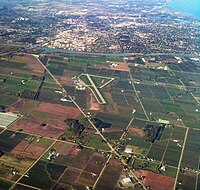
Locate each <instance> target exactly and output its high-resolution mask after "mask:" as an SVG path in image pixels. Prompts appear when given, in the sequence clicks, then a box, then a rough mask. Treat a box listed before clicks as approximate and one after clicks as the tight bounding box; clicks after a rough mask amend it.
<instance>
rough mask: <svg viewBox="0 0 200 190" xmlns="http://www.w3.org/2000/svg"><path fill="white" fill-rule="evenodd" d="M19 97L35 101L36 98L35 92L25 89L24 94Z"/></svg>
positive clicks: (21, 93)
mask: <svg viewBox="0 0 200 190" xmlns="http://www.w3.org/2000/svg"><path fill="white" fill-rule="evenodd" d="M19 96H20V97H21V98H26V99H34V97H35V91H32V90H28V89H25V90H23V91H22V92H20V94H19Z"/></svg>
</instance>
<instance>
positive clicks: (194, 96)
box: [0, 52, 200, 190]
mask: <svg viewBox="0 0 200 190" xmlns="http://www.w3.org/2000/svg"><path fill="white" fill-rule="evenodd" d="M29 53H30V52H29ZM29 53H27V54H26V53H22V54H20V53H19V54H15V55H13V56H12V57H11V58H10V57H9V54H8V55H4V56H2V57H0V69H1V73H0V93H1V95H0V111H1V113H0V189H20V190H21V189H47V190H48V189H52V190H58V189H86V188H90V189H92V188H93V189H97V190H102V189H106V190H107V189H133V188H134V189H148V188H149V187H150V188H151V189H153V190H157V187H158V184H159V186H160V187H163V184H166V183H167V187H166V188H167V189H169V190H171V189H172V190H173V189H176V188H179V189H194V190H197V189H198V188H199V183H200V182H199V156H200V151H199V131H200V127H199V126H200V105H199V100H200V92H199V87H200V80H199V76H200V69H199V62H196V61H192V60H193V59H191V58H193V57H187V56H182V60H183V63H182V64H179V65H178V64H177V63H176V62H174V63H170V64H169V63H168V60H169V59H173V56H169V55H166V56H163V55H157V56H153V55H152V56H151V55H144V57H145V59H147V60H148V59H149V60H150V59H154V61H155V62H156V61H157V60H158V61H162V63H163V65H164V66H166V67H164V68H168V69H167V70H164V69H157V68H156V67H154V68H152V67H150V66H145V65H143V66H141V65H135V63H134V60H137V56H136V55H134V56H133V57H131V58H130V57H127V58H126V59H124V60H123V59H122V58H120V57H119V58H117V57H112V56H102V55H99V56H97V55H88V56H85V55H81V54H80V55H79V54H77V55H72V54H68V53H58V52H51V53H46V54H44V53H43V54H38V55H35V54H33V52H31V53H32V54H29ZM129 59H130V60H129ZM187 62H190V63H191V64H192V65H193V67H194V68H196V69H195V73H194V72H193V71H192V70H191V71H189V72H190V77H188V72H186V71H185V70H186V69H185V68H186V63H187ZM155 64H156V63H155ZM111 65H113V66H111ZM84 87H86V88H84ZM155 179H159V181H157V180H155ZM188 181H192V184H190V183H188ZM160 189H162V188H160ZM163 189H164V187H163Z"/></svg>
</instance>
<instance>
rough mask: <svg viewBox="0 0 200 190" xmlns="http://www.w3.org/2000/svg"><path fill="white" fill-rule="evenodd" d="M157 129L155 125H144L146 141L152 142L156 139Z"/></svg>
mask: <svg viewBox="0 0 200 190" xmlns="http://www.w3.org/2000/svg"><path fill="white" fill-rule="evenodd" d="M158 129H159V127H158V126H156V125H146V126H145V127H144V129H143V130H144V132H145V137H146V140H147V141H150V142H152V143H153V142H154V141H155V139H156V135H157V132H158Z"/></svg>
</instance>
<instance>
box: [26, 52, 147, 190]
mask: <svg viewBox="0 0 200 190" xmlns="http://www.w3.org/2000/svg"><path fill="white" fill-rule="evenodd" d="M29 55H32V54H29ZM32 56H34V57H35V58H36V59H37V60H38V62H39V63H40V64H41V65H42V66H43V67H44V69H45V70H46V71H47V72H48V73H49V75H50V76H51V77H52V78H53V79H54V80H55V82H56V83H57V84H58V85H59V87H60V88H61V90H62V93H63V95H64V97H68V98H69V99H70V100H71V101H72V102H73V103H74V104H75V106H76V107H77V108H78V109H79V110H80V112H81V113H82V114H83V116H84V117H85V118H87V115H86V114H85V113H84V112H83V110H82V109H81V108H80V106H79V105H78V104H77V103H76V102H75V100H74V99H73V98H72V97H71V96H70V95H68V93H67V91H66V90H65V89H64V88H63V86H62V84H61V83H59V81H58V80H57V79H56V78H55V77H54V76H53V75H52V73H51V72H50V71H49V69H48V68H47V67H46V66H45V65H44V64H43V63H42V62H41V61H40V59H39V58H38V56H36V55H32ZM88 122H89V123H90V124H91V126H92V127H93V128H94V129H95V130H96V133H97V134H98V135H99V136H101V138H102V139H103V140H104V142H105V143H106V144H107V145H108V147H109V148H110V150H111V152H112V153H113V154H115V155H116V156H117V157H118V158H120V160H121V162H122V164H123V165H124V166H126V165H127V164H126V161H125V160H123V159H122V158H121V155H119V153H118V152H117V151H116V150H115V149H114V148H113V147H112V145H111V144H110V143H109V142H108V141H107V139H106V138H105V137H104V136H103V135H102V134H101V132H100V131H99V130H98V129H97V127H96V126H95V125H94V123H93V122H92V121H91V120H90V119H88ZM130 173H131V174H132V175H133V176H134V178H135V179H136V180H137V181H138V183H139V184H140V185H141V186H142V187H143V189H144V190H147V188H146V186H145V185H144V184H143V183H142V182H141V181H140V180H139V178H138V177H137V176H136V175H135V173H134V172H133V171H132V170H130Z"/></svg>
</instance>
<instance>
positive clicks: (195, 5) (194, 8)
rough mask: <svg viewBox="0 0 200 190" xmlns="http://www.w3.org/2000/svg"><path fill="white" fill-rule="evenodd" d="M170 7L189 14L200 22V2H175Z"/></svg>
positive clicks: (185, 0)
mask: <svg viewBox="0 0 200 190" xmlns="http://www.w3.org/2000/svg"><path fill="white" fill-rule="evenodd" d="M169 6H170V7H171V8H173V9H175V10H177V11H181V12H184V13H189V14H191V15H193V16H194V17H196V18H198V19H199V20H200V0H173V1H172V2H171V3H170V4H169Z"/></svg>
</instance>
